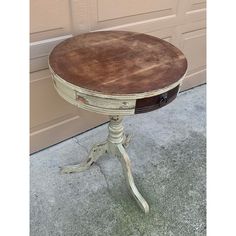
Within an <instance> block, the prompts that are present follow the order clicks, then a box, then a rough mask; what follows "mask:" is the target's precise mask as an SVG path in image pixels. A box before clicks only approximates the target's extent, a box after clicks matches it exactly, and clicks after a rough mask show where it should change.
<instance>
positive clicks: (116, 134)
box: [61, 116, 149, 213]
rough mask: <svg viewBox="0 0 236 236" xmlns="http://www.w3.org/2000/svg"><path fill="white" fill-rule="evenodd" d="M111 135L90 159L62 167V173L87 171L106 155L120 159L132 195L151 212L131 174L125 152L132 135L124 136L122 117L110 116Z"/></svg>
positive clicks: (143, 207) (95, 149)
mask: <svg viewBox="0 0 236 236" xmlns="http://www.w3.org/2000/svg"><path fill="white" fill-rule="evenodd" d="M108 130H109V134H108V138H107V140H106V141H105V142H103V143H101V144H96V145H94V146H93V148H92V149H91V150H90V153H89V156H88V159H87V160H86V161H85V162H83V163H81V164H78V165H72V166H65V167H62V170H61V172H62V173H67V174H68V173H75V172H81V171H84V170H87V169H88V168H89V167H90V166H91V165H92V164H93V163H94V162H95V161H97V160H98V159H99V158H100V157H101V156H102V155H104V154H105V153H109V154H111V155H113V156H116V157H118V159H119V160H120V162H121V164H122V167H123V171H124V175H125V178H126V182H127V185H128V188H129V190H130V192H131V194H132V195H133V196H134V198H135V200H136V201H137V203H138V204H139V206H140V207H141V208H142V210H143V211H144V212H145V213H148V212H149V206H148V203H147V202H146V200H145V199H144V198H143V196H142V195H141V194H140V192H139V191H138V189H137V187H136V185H135V183H134V179H133V176H132V172H131V164H130V159H129V156H128V154H127V152H126V150H125V147H127V146H128V144H129V142H130V135H125V134H124V129H123V125H122V117H121V116H110V123H109V126H108Z"/></svg>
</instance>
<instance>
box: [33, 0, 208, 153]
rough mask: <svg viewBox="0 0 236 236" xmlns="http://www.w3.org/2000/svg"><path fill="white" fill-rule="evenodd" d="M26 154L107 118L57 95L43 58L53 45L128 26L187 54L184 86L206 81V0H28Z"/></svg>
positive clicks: (45, 58) (183, 87)
mask: <svg viewBox="0 0 236 236" xmlns="http://www.w3.org/2000/svg"><path fill="white" fill-rule="evenodd" d="M30 15H31V19H30V21H31V25H30V32H31V35H30V39H31V44H30V51H31V55H30V68H31V73H30V148H31V150H30V152H31V153H32V152H35V151H38V150H41V149H43V148H46V147H48V146H50V145H52V144H55V143H58V142H60V141H62V140H64V139H67V138H69V137H72V136H74V135H76V134H79V133H81V132H84V131H86V130H88V129H91V128H93V127H95V126H97V125H99V124H102V123H104V122H106V121H107V120H108V117H106V116H102V115H98V114H95V113H90V112H87V111H83V110H81V109H78V108H76V107H74V106H72V105H70V104H68V103H66V102H65V101H64V100H63V99H61V98H60V97H59V95H58V94H57V93H56V92H55V90H54V88H53V84H52V81H51V79H50V75H49V71H48V66H47V59H48V54H49V52H50V51H51V50H52V48H53V47H54V46H55V45H57V44H58V43H59V42H61V41H62V40H64V39H66V38H68V37H71V36H73V35H77V34H81V33H85V32H89V31H97V30H129V31H136V32H142V33H147V34H150V35H154V36H157V37H160V38H162V39H164V40H166V41H169V42H170V43H172V44H174V45H175V46H177V47H178V48H180V49H181V50H182V51H183V52H184V53H185V55H186V56H187V59H188V62H189V67H188V74H187V77H186V79H185V81H184V83H183V86H182V90H185V89H189V88H191V87H194V86H197V85H200V84H203V83H205V80H206V55H205V54H206V21H205V18H206V16H205V15H206V3H205V1H204V0H181V1H180V0H145V1H140V0H119V1H115V0H89V1H87V0H60V1H58V0H50V1H48V0H40V1H37V0H31V3H30Z"/></svg>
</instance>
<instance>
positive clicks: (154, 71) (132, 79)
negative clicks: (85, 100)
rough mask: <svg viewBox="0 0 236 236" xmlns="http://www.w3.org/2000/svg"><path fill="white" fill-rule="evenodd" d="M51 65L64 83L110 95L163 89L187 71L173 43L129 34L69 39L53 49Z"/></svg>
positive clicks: (110, 33)
mask: <svg viewBox="0 0 236 236" xmlns="http://www.w3.org/2000/svg"><path fill="white" fill-rule="evenodd" d="M49 65H50V67H51V70H53V72H54V73H55V74H56V75H58V76H59V77H60V78H62V79H63V80H65V81H67V82H69V83H71V84H73V85H76V86H79V87H81V88H85V89H88V90H91V91H95V92H99V93H103V94H108V95H119V94H121V95H124V94H137V93H145V92H151V91H156V90H158V89H163V88H165V87H168V86H170V85H171V84H174V83H176V82H178V81H179V80H180V79H181V78H182V77H183V76H184V74H185V72H186V70H187V60H186V58H185V56H184V55H183V53H182V52H181V51H180V50H179V49H177V48H176V47H174V46H173V45H172V44H170V43H168V42H166V41H164V40H162V39H159V38H156V37H153V36H150V35H146V34H141V33H134V32H128V31H100V32H93V33H87V34H82V35H78V36H75V37H72V38H69V39H67V40H65V41H63V42H62V43H60V44H59V45H57V46H56V47H55V48H54V49H53V51H52V52H51V54H50V56H49Z"/></svg>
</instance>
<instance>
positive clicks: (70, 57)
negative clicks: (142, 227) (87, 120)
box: [49, 31, 187, 213]
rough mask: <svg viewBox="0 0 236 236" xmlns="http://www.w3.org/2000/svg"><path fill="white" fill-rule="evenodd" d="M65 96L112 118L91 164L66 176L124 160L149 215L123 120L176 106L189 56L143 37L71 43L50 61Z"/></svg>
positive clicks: (119, 35) (120, 35) (103, 34)
mask: <svg viewBox="0 0 236 236" xmlns="http://www.w3.org/2000/svg"><path fill="white" fill-rule="evenodd" d="M49 69H50V72H51V74H52V79H53V82H54V87H55V89H56V90H57V92H58V93H59V95H60V96H61V97H62V98H64V99H65V100H66V101H68V102H69V103H71V104H73V105H75V106H78V107H79V108H82V109H85V110H88V111H92V112H97V113H100V114H105V115H109V116H110V122H109V126H108V130H109V133H108V138H107V140H106V141H105V142H103V143H100V144H96V145H94V146H93V147H92V149H91V151H90V153H89V156H88V159H87V160H86V161H85V162H84V163H81V164H78V165H72V166H66V167H63V168H62V170H61V171H62V173H73V172H80V171H84V170H86V169H88V168H89V167H90V166H91V165H92V164H93V163H94V162H95V161H97V160H98V158H99V157H101V156H102V155H103V154H105V153H108V154H111V155H113V156H116V157H118V158H119V160H120V161H121V164H122V166H123V170H124V174H125V177H126V180H127V185H128V187H129V189H130V192H131V193H132V195H133V196H134V198H135V200H136V201H137V203H138V204H139V206H140V207H141V208H142V209H143V210H144V212H145V213H147V212H149V206H148V203H147V202H146V200H145V199H144V198H143V196H142V195H141V194H140V192H139V191H138V189H137V187H136V185H135V183H134V180H133V176H132V173H131V165H130V160H129V157H128V155H127V153H126V150H125V148H126V147H127V145H128V144H129V141H130V137H131V136H130V135H126V134H124V129H123V126H122V117H123V116H124V115H134V114H138V113H143V112H148V111H153V110H155V109H158V108H161V107H163V106H165V105H167V104H168V103H170V102H171V101H173V100H174V99H175V98H176V96H177V94H178V92H179V89H180V86H181V83H182V81H183V79H184V76H185V74H186V70H187V60H186V58H185V56H184V54H183V53H182V52H181V51H180V50H179V49H177V48H176V47H175V46H173V45H172V44H170V43H168V42H166V41H164V40H162V39H159V38H157V37H153V36H150V35H146V34H143V33H136V32H128V31H98V32H91V33H86V34H82V35H78V36H74V37H72V38H69V39H66V40H65V41H63V42H62V43H60V44H58V45H57V46H56V47H55V48H54V49H53V50H52V52H51V54H50V56H49Z"/></svg>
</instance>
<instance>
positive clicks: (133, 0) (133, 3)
mask: <svg viewBox="0 0 236 236" xmlns="http://www.w3.org/2000/svg"><path fill="white" fill-rule="evenodd" d="M176 6H177V0H159V1H157V0H146V1H145V4H144V3H143V1H139V0H129V1H127V0H119V1H115V0H98V21H104V20H109V19H115V18H122V17H126V16H133V15H140V14H144V13H149V12H157V11H163V10H171V9H173V8H174V9H176Z"/></svg>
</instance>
